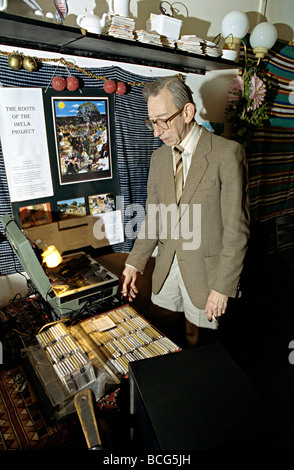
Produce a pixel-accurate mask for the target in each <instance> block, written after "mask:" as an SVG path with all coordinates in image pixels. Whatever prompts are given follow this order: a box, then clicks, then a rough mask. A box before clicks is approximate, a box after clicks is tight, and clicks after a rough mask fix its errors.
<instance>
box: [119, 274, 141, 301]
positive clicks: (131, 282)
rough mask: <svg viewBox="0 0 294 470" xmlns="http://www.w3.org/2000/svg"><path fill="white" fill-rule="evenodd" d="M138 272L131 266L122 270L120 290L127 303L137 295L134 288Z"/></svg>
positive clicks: (136, 290)
mask: <svg viewBox="0 0 294 470" xmlns="http://www.w3.org/2000/svg"><path fill="white" fill-rule="evenodd" d="M137 274H138V271H136V269H135V268H132V267H131V266H126V267H125V269H124V270H123V273H122V275H123V276H124V281H123V285H122V289H121V293H122V295H123V296H124V297H127V298H128V300H129V302H132V300H133V299H134V298H135V297H136V295H137V294H138V289H137V287H136V279H137Z"/></svg>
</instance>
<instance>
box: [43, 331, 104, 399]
mask: <svg viewBox="0 0 294 470" xmlns="http://www.w3.org/2000/svg"><path fill="white" fill-rule="evenodd" d="M37 340H38V342H39V344H40V346H41V347H42V348H43V349H44V352H45V354H46V356H47V358H48V359H49V361H50V363H51V364H52V366H53V369H54V371H55V372H56V374H57V376H58V378H59V379H60V381H61V383H62V384H63V385H64V387H66V389H67V390H68V392H69V393H70V394H74V393H75V392H77V391H78V390H80V389H81V388H83V387H85V386H86V385H87V384H89V383H91V382H92V381H93V380H95V378H96V377H95V373H94V369H93V366H92V363H91V361H90V360H89V358H88V357H87V356H86V354H85V353H84V351H83V350H82V348H81V346H80V345H79V344H78V342H77V341H76V340H75V338H73V337H72V335H71V334H70V333H69V331H68V329H67V327H66V326H65V325H64V324H63V323H61V322H59V323H56V324H55V325H53V326H51V327H49V328H47V329H46V330H44V331H41V332H39V334H38V335H37Z"/></svg>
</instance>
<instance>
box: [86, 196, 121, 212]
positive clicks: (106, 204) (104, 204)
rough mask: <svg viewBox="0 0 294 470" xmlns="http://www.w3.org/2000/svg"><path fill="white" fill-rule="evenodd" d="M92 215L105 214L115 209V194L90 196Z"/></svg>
mask: <svg viewBox="0 0 294 470" xmlns="http://www.w3.org/2000/svg"><path fill="white" fill-rule="evenodd" d="M88 200H89V210H90V215H99V214H105V213H106V212H111V211H113V210H115V203H114V197H113V194H109V193H108V194H96V195H93V196H89V197H88Z"/></svg>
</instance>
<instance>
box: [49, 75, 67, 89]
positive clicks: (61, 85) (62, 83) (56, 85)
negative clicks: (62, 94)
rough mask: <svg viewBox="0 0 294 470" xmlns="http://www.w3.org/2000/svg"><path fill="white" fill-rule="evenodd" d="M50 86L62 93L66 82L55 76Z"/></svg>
mask: <svg viewBox="0 0 294 470" xmlns="http://www.w3.org/2000/svg"><path fill="white" fill-rule="evenodd" d="M52 86H53V88H54V90H56V91H63V90H64V89H65V88H66V80H65V78H63V77H60V76H57V77H54V78H53V79H52Z"/></svg>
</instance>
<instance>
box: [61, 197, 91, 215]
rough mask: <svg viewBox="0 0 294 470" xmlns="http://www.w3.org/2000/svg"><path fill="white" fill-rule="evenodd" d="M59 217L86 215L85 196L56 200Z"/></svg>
mask: <svg viewBox="0 0 294 470" xmlns="http://www.w3.org/2000/svg"><path fill="white" fill-rule="evenodd" d="M57 206H58V212H59V219H66V218H72V217H84V216H85V215H86V205H85V198H83V197H80V198H74V199H67V200H65V201H59V202H57Z"/></svg>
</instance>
